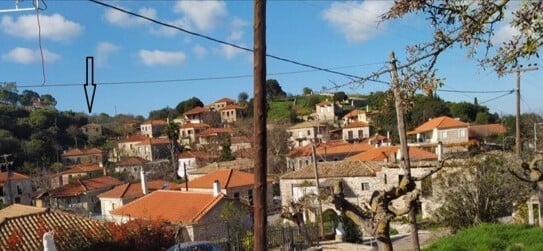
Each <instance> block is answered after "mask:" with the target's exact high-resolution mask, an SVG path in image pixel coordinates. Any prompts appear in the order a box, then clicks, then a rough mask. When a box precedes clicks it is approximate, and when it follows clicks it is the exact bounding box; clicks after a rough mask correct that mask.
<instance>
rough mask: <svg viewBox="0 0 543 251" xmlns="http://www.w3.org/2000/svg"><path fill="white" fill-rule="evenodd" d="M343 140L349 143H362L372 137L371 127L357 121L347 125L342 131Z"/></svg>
mask: <svg viewBox="0 0 543 251" xmlns="http://www.w3.org/2000/svg"><path fill="white" fill-rule="evenodd" d="M341 134H342V138H343V140H345V141H347V142H355V141H356V142H360V141H362V140H364V139H365V138H369V136H370V125H369V124H368V123H366V122H362V121H356V122H351V123H349V124H347V125H345V126H344V127H343V128H342V130H341Z"/></svg>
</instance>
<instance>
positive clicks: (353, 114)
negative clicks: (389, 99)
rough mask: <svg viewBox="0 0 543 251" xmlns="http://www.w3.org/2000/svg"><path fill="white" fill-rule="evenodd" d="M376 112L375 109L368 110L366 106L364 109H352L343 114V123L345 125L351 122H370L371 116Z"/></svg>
mask: <svg viewBox="0 0 543 251" xmlns="http://www.w3.org/2000/svg"><path fill="white" fill-rule="evenodd" d="M375 114H377V111H370V110H369V107H368V106H366V109H365V110H361V109H353V110H351V111H350V112H348V113H347V114H345V115H344V116H343V124H344V125H347V124H349V123H352V122H364V123H367V124H371V118H372V117H373V116H374V115H375Z"/></svg>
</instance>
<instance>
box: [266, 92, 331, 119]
mask: <svg viewBox="0 0 543 251" xmlns="http://www.w3.org/2000/svg"><path fill="white" fill-rule="evenodd" d="M326 98H327V97H326V96H320V95H312V96H294V97H292V98H289V99H285V100H272V101H270V102H269V104H270V109H269V110H268V119H269V120H281V119H287V120H288V119H289V114H290V112H291V110H294V111H295V112H296V114H297V115H299V116H304V115H309V114H311V113H313V112H314V111H315V104H317V103H319V102H321V101H324V100H325V99H326Z"/></svg>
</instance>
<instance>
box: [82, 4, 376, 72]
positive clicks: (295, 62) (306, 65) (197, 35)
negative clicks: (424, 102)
mask: <svg viewBox="0 0 543 251" xmlns="http://www.w3.org/2000/svg"><path fill="white" fill-rule="evenodd" d="M89 1H91V2H93V3H96V4H98V5H102V6H104V7H108V8H111V9H114V10H117V11H120V12H123V13H125V14H128V15H132V16H135V17H139V18H142V19H145V20H147V21H149V22H152V23H155V24H158V25H162V26H165V27H169V28H172V29H176V30H179V31H182V32H184V33H187V34H190V35H193V36H196V37H200V38H204V39H207V40H210V41H213V42H216V43H220V44H224V45H228V46H231V47H234V48H237V49H240V50H243V51H247V52H253V49H250V48H247V47H243V46H240V45H237V44H233V43H230V42H226V41H223V40H220V39H217V38H213V37H210V36H207V35H204V34H200V33H197V32H194V31H189V30H187V29H184V28H181V27H179V26H175V25H171V24H168V23H165V22H162V21H160V20H157V19H154V18H150V17H147V16H144V15H141V14H138V13H135V12H132V11H129V10H126V9H123V8H120V7H117V6H114V5H111V4H107V3H104V2H101V1H98V0H89ZM266 57H269V58H273V59H276V60H279V61H283V62H288V63H292V64H295V65H300V66H304V67H307V68H311V69H315V70H319V71H324V72H328V73H333V74H337V75H341V76H344V77H347V78H351V79H359V80H364V81H374V82H378V83H380V82H382V81H379V80H373V79H371V78H362V77H360V76H356V75H352V74H348V73H343V72H339V71H334V70H330V69H326V68H322V67H319V66H314V65H310V64H306V63H302V62H299V61H295V60H292V59H288V58H284V57H279V56H275V55H271V54H266Z"/></svg>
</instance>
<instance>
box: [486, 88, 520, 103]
mask: <svg viewBox="0 0 543 251" xmlns="http://www.w3.org/2000/svg"><path fill="white" fill-rule="evenodd" d="M514 92H515V90H511V91H510V92H508V93H506V94H502V95H500V96H497V97H494V98H491V99H488V100H485V101H483V102H480V103H479V104H484V103H488V102H490V101H493V100H496V99H499V98H502V97H505V96H507V95H511V94H513V93H514Z"/></svg>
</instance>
